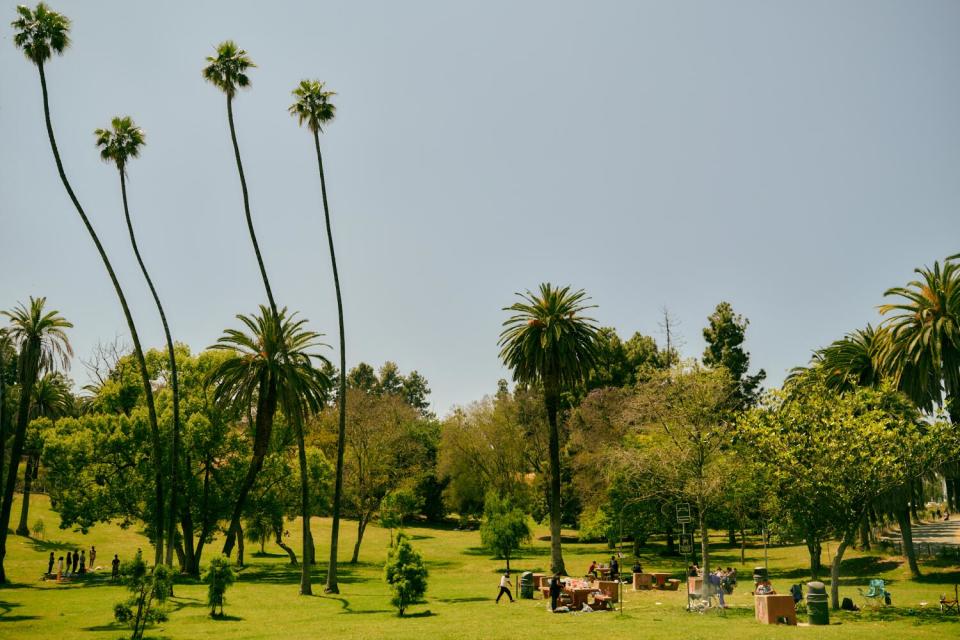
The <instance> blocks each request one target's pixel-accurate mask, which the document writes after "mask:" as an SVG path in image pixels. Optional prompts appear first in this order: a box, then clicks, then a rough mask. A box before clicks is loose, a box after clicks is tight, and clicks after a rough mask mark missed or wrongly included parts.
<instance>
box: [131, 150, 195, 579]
mask: <svg viewBox="0 0 960 640" xmlns="http://www.w3.org/2000/svg"><path fill="white" fill-rule="evenodd" d="M120 193H121V195H122V197H123V216H124V218H125V219H126V221H127V231H128V232H129V234H130V245H131V246H132V247H133V253H134V255H135V256H136V257H137V264H138V265H140V272H141V273H142V274H143V279H144V280H146V281H147V286H148V287H149V288H150V294H151V295H152V296H153V301H154V303H156V305H157V311H158V312H159V313H160V322H161V323H162V324H163V335H164V337H165V338H166V340H167V359H168V360H169V364H170V383H171V386H172V391H173V445H172V448H171V451H170V509H169V510H168V512H167V515H168V519H167V557H166V563H167V564H168V565H172V564H173V540H174V534H175V533H176V530H177V491H178V488H179V487H178V485H179V477H180V469H179V467H178V464H179V462H178V461H179V455H180V386H179V383H178V380H177V356H176V354H175V353H174V350H173V337H172V336H171V335H170V325H169V324H167V314H166V313H164V311H163V305H162V304H160V296H159V294H157V288H156V287H155V286H153V280H152V279H151V278H150V273H149V272H148V271H147V266H146V265H145V264H144V263H143V258H142V257H141V256H140V248H139V247H138V246H137V236H136V234H134V232H133V223H132V222H131V221H130V208H129V206H128V205H127V177H126V171H125V170H124V167H123V166H121V167H120ZM191 544H192V542H191Z"/></svg>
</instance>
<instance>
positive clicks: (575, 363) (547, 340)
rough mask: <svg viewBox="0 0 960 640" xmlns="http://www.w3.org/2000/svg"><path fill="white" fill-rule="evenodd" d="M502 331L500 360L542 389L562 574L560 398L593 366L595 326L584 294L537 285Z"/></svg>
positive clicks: (557, 569)
mask: <svg viewBox="0 0 960 640" xmlns="http://www.w3.org/2000/svg"><path fill="white" fill-rule="evenodd" d="M518 295H519V296H520V297H521V298H522V299H523V302H517V303H514V304H513V305H511V306H509V307H505V308H504V311H512V312H513V314H514V315H512V316H510V317H509V318H508V319H507V320H506V321H505V322H504V323H503V326H504V329H503V331H502V332H501V333H500V341H499V345H500V358H501V359H502V360H503V362H504V364H506V365H507V367H509V368H510V369H512V370H513V378H514V380H516V381H517V382H519V383H522V384H529V385H532V386H542V387H543V397H544V405H545V407H546V410H547V420H548V423H549V427H550V445H549V446H550V570H551V571H552V572H553V573H560V574H565V573H566V570H565V567H564V564H563V552H562V550H561V547H560V511H561V509H560V435H559V429H558V426H557V413H558V412H559V410H560V395H561V393H563V392H564V391H565V390H573V389H576V388H578V387H579V386H580V385H581V384H582V383H583V381H584V379H585V378H586V377H587V375H588V374H589V372H590V370H591V369H592V368H593V366H594V364H595V362H596V336H597V328H596V325H595V324H594V321H593V319H592V318H588V317H585V316H584V315H583V314H584V312H585V311H586V310H587V309H589V308H591V305H587V304H586V300H587V296H586V293H584V292H583V291H582V290H580V291H576V292H571V291H570V288H569V287H562V288H555V287H554V286H553V285H551V284H549V283H544V284H541V285H540V292H539V294H534V293H531V292H530V291H527V292H526V294H518Z"/></svg>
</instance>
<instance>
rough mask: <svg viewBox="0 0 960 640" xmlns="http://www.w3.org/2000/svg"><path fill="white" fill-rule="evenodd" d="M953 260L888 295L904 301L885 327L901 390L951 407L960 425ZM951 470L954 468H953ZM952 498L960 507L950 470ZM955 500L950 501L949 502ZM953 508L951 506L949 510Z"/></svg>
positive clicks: (959, 281)
mask: <svg viewBox="0 0 960 640" xmlns="http://www.w3.org/2000/svg"><path fill="white" fill-rule="evenodd" d="M957 257H960V256H951V257H950V258H947V260H946V261H945V262H944V264H943V266H941V265H940V263H939V262H934V263H933V268H929V267H923V268H920V269H915V272H916V273H917V274H918V275H919V278H918V279H916V280H913V281H912V282H910V283H908V284H907V286H906V287H894V288H892V289H889V290H887V292H886V293H885V294H884V295H886V296H893V297H897V298H900V299H901V300H900V302H898V303H896V304H885V305H882V306H881V307H880V313H882V314H884V315H888V314H889V318H888V319H887V320H886V321H885V322H884V326H886V327H887V329H888V330H889V332H890V341H889V350H888V359H889V361H890V363H891V365H890V366H891V368H892V369H893V372H894V376H895V379H896V380H897V386H898V387H899V388H901V389H904V390H905V391H906V393H907V395H909V396H910V397H911V398H912V399H913V400H914V402H916V403H917V406H918V407H920V408H921V409H924V410H927V411H929V410H931V409H933V407H935V406H936V407H943V406H946V409H947V412H948V414H949V415H950V420H951V422H953V424H954V425H958V424H960V263H957V262H954V259H955V258H957ZM950 468H954V467H953V466H952V465H950ZM944 471H945V473H944V475H945V476H946V477H947V483H948V485H947V486H948V492H947V493H948V498H950V497H952V498H953V506H954V507H957V505H958V503H960V497H958V495H960V480H958V479H957V478H956V477H954V474H952V473H950V471H948V470H947V469H944ZM948 501H949V500H948ZM948 509H949V507H948Z"/></svg>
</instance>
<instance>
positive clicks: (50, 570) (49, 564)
mask: <svg viewBox="0 0 960 640" xmlns="http://www.w3.org/2000/svg"><path fill="white" fill-rule="evenodd" d="M54 562H55V560H54V559H53V551H51V552H50V557H49V558H48V559H47V575H50V574H51V573H53V563H54Z"/></svg>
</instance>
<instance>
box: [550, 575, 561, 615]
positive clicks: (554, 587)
mask: <svg viewBox="0 0 960 640" xmlns="http://www.w3.org/2000/svg"><path fill="white" fill-rule="evenodd" d="M562 590H563V584H562V583H561V582H560V574H559V573H555V574H553V579H552V580H550V611H554V610H555V609H556V608H557V598H559V597H560V592H561V591H562Z"/></svg>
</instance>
